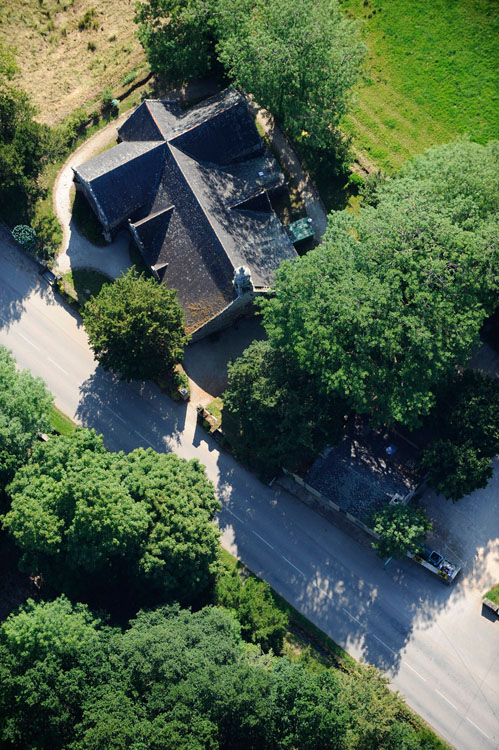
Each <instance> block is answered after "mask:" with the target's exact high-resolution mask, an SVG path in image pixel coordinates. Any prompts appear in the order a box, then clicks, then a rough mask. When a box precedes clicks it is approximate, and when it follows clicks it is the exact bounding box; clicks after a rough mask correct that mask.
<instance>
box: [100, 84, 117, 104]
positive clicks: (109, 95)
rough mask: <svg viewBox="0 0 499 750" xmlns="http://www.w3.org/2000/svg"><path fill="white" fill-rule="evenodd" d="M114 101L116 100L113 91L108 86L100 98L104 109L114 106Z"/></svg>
mask: <svg viewBox="0 0 499 750" xmlns="http://www.w3.org/2000/svg"><path fill="white" fill-rule="evenodd" d="M113 100H114V94H113V90H112V89H111V87H110V86H106V88H105V89H104V91H103V92H102V94H101V98H100V101H101V105H102V109H109V108H110V107H111V106H112V104H113Z"/></svg>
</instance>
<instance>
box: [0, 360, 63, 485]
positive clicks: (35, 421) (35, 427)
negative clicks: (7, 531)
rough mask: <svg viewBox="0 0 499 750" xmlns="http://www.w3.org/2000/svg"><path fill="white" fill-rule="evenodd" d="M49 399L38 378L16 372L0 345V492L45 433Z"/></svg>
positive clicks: (14, 363)
mask: <svg viewBox="0 0 499 750" xmlns="http://www.w3.org/2000/svg"><path fill="white" fill-rule="evenodd" d="M51 407H52V396H51V395H50V393H49V392H48V390H47V387H46V385H45V383H44V382H43V381H42V379H41V378H35V377H33V375H31V373H30V372H28V371H27V370H20V371H19V370H16V361H15V359H14V357H13V356H12V355H11V353H10V352H9V351H8V350H7V349H6V348H5V347H3V346H0V492H1V491H2V490H3V489H4V488H5V485H6V484H7V483H8V482H9V481H10V480H11V479H12V478H13V476H14V473H15V471H16V470H17V469H18V468H19V467H20V466H21V465H22V464H23V463H24V462H25V461H27V460H28V456H29V453H30V451H31V449H32V447H33V445H34V443H35V441H36V438H37V435H38V433H39V432H48V430H49V425H50V422H49V419H50V410H51Z"/></svg>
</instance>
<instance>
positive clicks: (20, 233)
mask: <svg viewBox="0 0 499 750" xmlns="http://www.w3.org/2000/svg"><path fill="white" fill-rule="evenodd" d="M12 236H13V237H14V239H15V240H16V241H17V242H19V244H20V245H22V246H23V247H24V249H25V250H30V251H31V250H33V249H34V247H35V243H36V232H35V230H34V229H33V228H32V227H29V226H26V224H18V225H17V226H15V227H14V229H13V230H12Z"/></svg>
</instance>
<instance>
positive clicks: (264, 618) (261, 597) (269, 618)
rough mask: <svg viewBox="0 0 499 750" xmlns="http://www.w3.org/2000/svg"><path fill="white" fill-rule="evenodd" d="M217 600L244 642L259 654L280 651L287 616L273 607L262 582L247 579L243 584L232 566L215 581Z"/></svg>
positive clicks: (271, 598)
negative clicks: (234, 621)
mask: <svg viewBox="0 0 499 750" xmlns="http://www.w3.org/2000/svg"><path fill="white" fill-rule="evenodd" d="M217 601H218V602H219V603H220V604H221V605H222V606H224V607H227V608H228V609H231V610H233V612H234V614H235V616H236V617H237V619H238V620H239V622H240V624H241V635H242V637H243V638H244V639H245V640H247V641H249V642H250V643H257V644H258V645H259V646H261V647H262V649H263V651H269V650H270V649H272V651H273V652H274V653H276V654H279V653H280V652H281V651H282V646H283V639H284V636H285V635H286V628H287V625H288V617H287V615H286V614H285V613H284V612H282V611H281V610H280V609H278V608H277V606H276V604H275V602H274V599H273V597H272V590H271V588H270V586H269V585H268V583H267V582H266V581H259V580H258V579H257V578H254V577H253V576H248V577H247V578H246V580H245V581H244V582H243V580H242V578H241V576H240V574H239V571H238V568H237V566H236V567H234V568H233V570H232V571H230V572H229V571H227V572H226V573H225V575H223V576H221V577H220V578H219V580H218V582H217Z"/></svg>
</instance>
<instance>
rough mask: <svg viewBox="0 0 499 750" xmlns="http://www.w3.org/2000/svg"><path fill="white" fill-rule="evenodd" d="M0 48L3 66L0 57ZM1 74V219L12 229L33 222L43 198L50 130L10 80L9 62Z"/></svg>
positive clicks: (50, 148) (26, 97)
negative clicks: (40, 179) (41, 179)
mask: <svg viewBox="0 0 499 750" xmlns="http://www.w3.org/2000/svg"><path fill="white" fill-rule="evenodd" d="M3 54H4V53H2V50H1V49H0V64H2V63H1V55H3ZM3 69H4V70H5V71H6V72H5V74H4V76H3V77H2V75H1V71H0V219H1V220H3V221H5V222H6V223H7V224H9V225H10V226H13V225H15V224H21V223H30V219H31V217H32V215H33V208H34V205H35V202H36V200H37V198H38V197H39V195H40V188H39V186H38V182H37V180H38V177H39V175H40V173H41V171H42V169H43V165H44V164H45V163H46V161H47V159H48V158H49V156H50V154H51V152H52V144H51V136H50V128H49V127H48V126H47V125H41V124H40V123H38V122H36V120H35V119H34V115H35V110H34V108H33V107H32V106H31V104H30V102H29V98H28V96H27V94H26V93H25V92H24V91H21V90H20V89H16V88H14V87H13V86H12V85H11V83H10V82H9V81H8V76H7V73H9V71H10V70H11V68H10V63H9V62H8V60H7V62H5V63H3Z"/></svg>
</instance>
